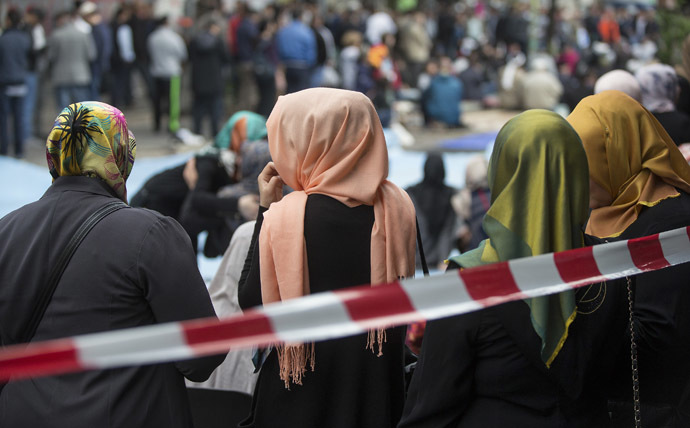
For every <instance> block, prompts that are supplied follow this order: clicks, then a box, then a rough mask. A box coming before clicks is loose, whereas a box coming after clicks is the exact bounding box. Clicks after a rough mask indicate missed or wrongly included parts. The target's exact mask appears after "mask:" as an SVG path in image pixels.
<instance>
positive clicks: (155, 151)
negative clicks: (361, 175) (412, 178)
mask: <svg viewBox="0 0 690 428" xmlns="http://www.w3.org/2000/svg"><path fill="white" fill-rule="evenodd" d="M47 104H50V105H49V106H44V108H43V112H42V122H44V123H43V125H44V126H43V127H42V130H43V131H44V132H45V133H47V132H48V131H49V130H50V126H51V125H52V121H53V119H54V117H55V116H57V113H58V112H57V110H55V109H54V108H53V103H52V99H50V100H48V103H47ZM468 110H469V111H466V112H465V113H464V116H463V121H464V123H465V124H466V125H467V128H460V129H441V128H424V127H420V126H416V125H414V124H409V122H408V125H407V130H408V131H409V132H410V134H411V135H412V136H413V137H414V144H413V145H411V146H405V149H407V150H413V151H427V150H438V143H439V142H441V141H444V140H448V139H452V138H459V137H462V136H466V135H471V134H476V133H482V132H487V131H498V130H499V129H500V127H501V126H503V124H504V123H505V122H506V121H508V119H510V118H511V117H512V116H514V115H515V114H516V112H511V111H504V110H475V111H472V110H471V109H468ZM124 113H125V117H127V121H128V124H129V128H130V130H132V132H134V135H135V136H136V138H137V158H138V159H142V158H148V157H156V156H168V155H172V154H177V153H186V152H190V151H194V150H196V149H197V147H190V146H186V145H184V144H181V143H179V141H176V140H175V139H174V138H172V137H171V136H170V135H169V134H168V133H166V132H158V133H156V132H154V131H153V119H152V114H151V112H150V111H149V107H148V105H147V104H146V103H144V102H143V101H140V102H139V103H138V105H137V106H135V107H132V108H128V109H126V110H124ZM410 122H412V121H410ZM181 125H182V127H185V128H188V129H189V128H191V118H190V116H189V115H188V114H184V112H183V115H182V119H181ZM25 148H26V150H25V151H26V160H27V161H29V162H31V163H34V164H37V165H40V166H43V165H45V140H44V139H39V138H37V137H32V138H30V139H28V140H27V142H26V147H25Z"/></svg>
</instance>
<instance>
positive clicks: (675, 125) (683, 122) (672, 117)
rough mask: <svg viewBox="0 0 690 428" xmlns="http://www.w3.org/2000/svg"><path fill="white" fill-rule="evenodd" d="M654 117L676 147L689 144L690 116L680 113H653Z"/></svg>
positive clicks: (676, 111)
mask: <svg viewBox="0 0 690 428" xmlns="http://www.w3.org/2000/svg"><path fill="white" fill-rule="evenodd" d="M654 117H656V119H657V120H658V121H659V123H661V126H663V127H664V129H665V130H666V132H668V135H670V136H671V139H672V140H673V142H674V143H676V146H680V145H681V144H683V143H690V116H688V115H687V114H686V113H683V112H681V111H678V110H675V111H669V112H666V113H654Z"/></svg>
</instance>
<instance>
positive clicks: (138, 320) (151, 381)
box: [0, 177, 224, 428]
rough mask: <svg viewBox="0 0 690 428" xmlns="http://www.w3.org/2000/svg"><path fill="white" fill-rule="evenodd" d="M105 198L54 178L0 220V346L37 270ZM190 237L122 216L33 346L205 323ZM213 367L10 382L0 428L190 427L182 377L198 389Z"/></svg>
mask: <svg viewBox="0 0 690 428" xmlns="http://www.w3.org/2000/svg"><path fill="white" fill-rule="evenodd" d="M114 199H115V197H114V196H113V195H112V194H111V193H110V191H109V188H108V187H107V186H106V185H105V184H104V183H103V182H101V181H100V180H98V179H95V178H88V177H61V178H58V179H57V180H56V181H55V182H54V183H53V185H52V186H51V187H50V188H49V189H48V191H47V192H46V193H45V195H43V197H42V198H41V199H40V200H38V201H36V202H34V203H31V204H28V205H26V206H24V207H22V208H20V209H18V210H16V211H14V212H12V213H10V214H8V215H7V216H5V217H4V218H2V219H0V242H2V243H3V245H1V246H0V284H2V286H1V287H0V338H2V340H3V342H4V343H5V344H8V343H14V342H15V341H16V338H17V335H18V334H19V331H20V330H21V329H22V328H23V326H24V325H25V323H26V319H27V318H28V316H29V313H30V311H31V308H32V307H33V301H34V298H35V296H36V293H37V292H38V290H39V288H40V287H41V286H43V284H45V282H46V277H47V274H48V271H49V270H50V269H51V267H52V265H53V264H54V263H55V259H56V258H57V257H58V255H59V254H60V252H61V251H62V248H63V247H64V246H65V245H66V244H67V242H68V241H69V239H70V238H71V236H72V234H73V233H74V232H75V231H76V229H77V228H78V226H79V225H80V224H81V223H82V222H83V221H84V220H85V219H86V218H87V217H88V216H89V215H90V214H91V213H92V212H94V211H95V210H96V209H97V208H98V207H100V206H102V205H104V204H106V203H108V202H110V201H113V200H114ZM214 315H215V314H214V311H213V306H212V305H211V301H210V298H209V296H208V292H207V291H206V287H205V284H204V282H203V280H202V279H201V276H200V275H199V271H198V269H197V267H196V260H195V257H194V252H193V251H192V248H191V246H190V242H189V238H188V237H187V235H186V233H185V232H184V230H182V228H181V227H180V226H179V225H178V224H177V223H176V222H175V221H174V220H172V219H171V218H169V217H163V216H161V215H160V214H157V213H155V212H152V211H148V210H143V209H136V208H127V209H122V210H119V211H117V212H115V213H113V214H111V215H109V216H108V217H106V218H105V219H103V220H102V221H101V222H100V223H98V224H97V225H96V226H95V227H94V229H93V230H92V231H91V232H90V233H89V235H87V236H86V238H85V239H84V241H83V242H82V244H81V245H80V247H79V248H78V249H77V250H76V252H75V253H74V256H73V257H72V260H71V261H70V262H69V264H68V266H67V268H66V269H65V272H64V274H63V276H62V279H61V280H60V282H59V284H58V286H57V289H56V291H55V294H54V296H53V298H52V300H51V301H50V303H49V305H48V308H47V310H46V313H45V315H44V317H43V319H42V321H41V323H40V324H39V326H38V329H37V331H36V335H35V336H34V341H40V340H48V339H55V338H59V337H69V336H74V335H79V334H86V333H93V332H99V331H108V330H118V329H122V328H127V327H136V326H142V325H150V324H157V323H164V322H170V321H178V320H184V319H192V318H200V317H209V316H214ZM223 359H224V356H216V357H208V358H204V359H196V360H188V361H183V362H177V363H166V364H156V365H149V366H144V367H128V368H121V369H111V370H94V371H88V372H83V373H75V374H67V375H60V376H52V377H43V378H38V379H31V380H25V381H16V382H10V383H8V384H7V386H6V387H5V388H4V390H3V391H2V394H0V426H3V427H5V426H7V427H45V426H51V427H70V428H75V427H85V428H86V427H89V428H90V427H191V426H192V422H191V417H190V413H189V405H188V403H187V396H186V390H185V385H184V378H183V376H184V377H187V378H189V379H191V380H194V381H203V380H205V379H207V378H208V376H209V375H210V374H211V372H212V371H213V369H214V368H215V367H216V366H217V365H218V364H220V363H221V362H222V360H223Z"/></svg>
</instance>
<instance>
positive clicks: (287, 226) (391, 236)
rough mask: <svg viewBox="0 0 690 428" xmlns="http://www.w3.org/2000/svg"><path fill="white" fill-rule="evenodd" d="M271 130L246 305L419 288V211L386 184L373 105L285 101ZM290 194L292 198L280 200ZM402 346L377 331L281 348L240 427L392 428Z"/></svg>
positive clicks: (317, 97)
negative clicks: (408, 284) (415, 282)
mask: <svg viewBox="0 0 690 428" xmlns="http://www.w3.org/2000/svg"><path fill="white" fill-rule="evenodd" d="M267 126H268V141H269V147H270V150H271V156H272V158H273V162H274V163H270V164H268V165H267V166H266V168H265V169H264V171H263V172H262V174H261V175H260V176H259V186H260V197H261V206H262V208H261V210H260V214H259V219H258V220H257V226H256V228H255V231H254V237H253V244H252V248H251V249H250V251H249V255H248V259H247V262H246V263H245V271H243V273H242V277H241V279H240V292H239V300H240V305H241V306H242V307H243V308H249V307H253V306H257V305H261V304H262V303H263V304H267V303H274V302H279V301H285V300H289V299H292V298H297V297H300V296H304V295H306V294H313V293H318V292H323V291H330V290H335V289H340V288H344V287H349V286H354V285H361V284H374V285H377V284H381V283H385V282H389V281H392V280H395V279H397V278H399V277H410V276H412V275H413V274H414V263H415V211H414V206H413V205H412V201H411V200H410V198H409V197H408V196H407V194H406V193H405V192H404V191H403V190H402V189H400V188H398V187H397V186H395V185H394V184H393V183H391V182H389V181H388V180H387V179H386V176H387V175H388V153H387V149H386V142H385V139H384V136H383V129H382V127H381V123H380V121H379V119H378V116H377V114H376V110H375V109H374V106H373V104H372V103H371V101H370V100H369V99H368V98H367V97H366V96H365V95H363V94H361V93H359V92H352V91H345V90H340V89H326V88H315V89H307V90H304V91H300V92H296V93H293V94H290V95H286V96H283V97H280V98H279V99H278V102H277V103H276V106H275V107H274V109H273V112H272V113H271V116H270V117H269V119H268V122H267ZM283 184H285V185H288V186H290V187H291V188H292V189H294V192H292V193H290V194H289V195H287V196H285V197H284V198H282V199H281V196H282V192H281V188H282V186H283ZM269 206H270V207H269ZM265 208H268V210H266V209H265ZM403 335H404V331H403V329H401V328H395V329H388V330H384V329H377V330H372V331H370V332H369V333H368V334H366V333H364V334H359V335H356V336H352V337H347V338H343V339H337V340H331V341H325V342H319V343H304V344H279V345H277V346H276V347H275V348H274V349H272V350H271V351H270V352H269V353H268V356H267V359H266V360H265V362H264V364H263V367H262V369H261V373H260V375H259V380H258V383H257V387H256V390H255V394H254V404H253V407H252V413H251V415H250V416H249V418H247V420H245V421H244V422H243V423H242V424H241V425H240V426H247V427H277V426H281V427H302V428H311V427H313V428H317V427H330V428H338V427H342V428H351V427H364V428H367V427H371V428H380V427H392V426H395V424H396V423H397V421H398V419H399V417H400V413H401V411H402V405H403V394H404V385H403V339H404V337H403Z"/></svg>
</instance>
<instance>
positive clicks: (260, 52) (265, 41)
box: [254, 19, 278, 117]
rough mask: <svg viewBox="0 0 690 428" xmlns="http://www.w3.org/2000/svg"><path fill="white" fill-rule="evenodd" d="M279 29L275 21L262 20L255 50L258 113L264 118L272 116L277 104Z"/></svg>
mask: <svg viewBox="0 0 690 428" xmlns="http://www.w3.org/2000/svg"><path fill="white" fill-rule="evenodd" d="M277 28H278V26H277V24H276V23H275V22H274V21H271V20H269V19H264V20H262V21H261V22H260V23H259V40H258V41H257V44H256V48H255V49H254V78H255V79H256V83H257V86H258V87H259V106H258V107H257V108H256V112H257V113H259V114H260V115H261V116H264V117H266V116H268V115H269V114H271V110H272V109H273V105H274V104H275V102H276V92H277V90H276V89H277V88H276V87H277V84H276V80H277V71H278V52H277V50H276V41H275V34H276V30H277Z"/></svg>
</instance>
